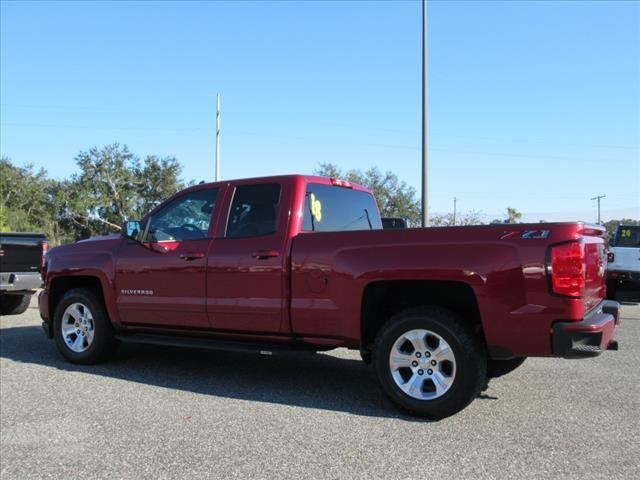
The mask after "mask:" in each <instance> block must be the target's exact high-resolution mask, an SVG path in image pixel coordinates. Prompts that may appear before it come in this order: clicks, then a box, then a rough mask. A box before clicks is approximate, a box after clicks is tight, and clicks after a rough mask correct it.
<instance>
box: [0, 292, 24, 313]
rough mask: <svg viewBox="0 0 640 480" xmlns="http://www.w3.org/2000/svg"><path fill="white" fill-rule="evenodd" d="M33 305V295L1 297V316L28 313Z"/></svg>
mask: <svg viewBox="0 0 640 480" xmlns="http://www.w3.org/2000/svg"><path fill="white" fill-rule="evenodd" d="M30 303H31V295H30V294H29V295H1V296H0V314H2V315H20V314H22V313H24V312H26V311H27V308H29V304H30Z"/></svg>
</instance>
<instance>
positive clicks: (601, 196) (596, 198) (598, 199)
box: [591, 195, 606, 225]
mask: <svg viewBox="0 0 640 480" xmlns="http://www.w3.org/2000/svg"><path fill="white" fill-rule="evenodd" d="M604 197H606V195H598V196H597V197H593V198H592V199H591V200H597V201H598V225H602V222H601V221H600V199H601V198H604Z"/></svg>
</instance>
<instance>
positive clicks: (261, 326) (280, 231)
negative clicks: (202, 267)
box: [207, 182, 289, 333]
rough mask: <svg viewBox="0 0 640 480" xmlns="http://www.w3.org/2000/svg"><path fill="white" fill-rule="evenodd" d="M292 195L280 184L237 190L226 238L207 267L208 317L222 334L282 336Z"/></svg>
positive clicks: (212, 252)
mask: <svg viewBox="0 0 640 480" xmlns="http://www.w3.org/2000/svg"><path fill="white" fill-rule="evenodd" d="M288 198H289V190H288V189H287V188H286V186H285V188H284V190H283V188H282V186H281V185H280V184H278V183H267V182H265V183H252V184H239V185H237V186H236V187H235V190H234V192H233V197H232V198H231V205H230V208H229V216H228V219H227V224H226V228H225V232H224V233H223V238H217V239H216V240H215V248H212V249H210V251H209V260H208V265H207V311H208V313H209V320H210V322H211V325H212V326H213V327H214V328H216V329H221V330H228V331H235V332H242V333H252V332H256V333H277V332H279V331H280V329H281V322H282V321H283V318H284V313H283V312H284V309H285V297H286V295H285V292H286V291H285V285H284V282H285V278H286V277H285V269H286V252H285V251H284V246H285V243H286V235H287V234H286V232H287V225H288V218H287V216H286V215H284V214H283V212H286V211H288V208H285V207H283V205H287V202H288Z"/></svg>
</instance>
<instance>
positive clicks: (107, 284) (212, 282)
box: [41, 176, 612, 356]
mask: <svg viewBox="0 0 640 480" xmlns="http://www.w3.org/2000/svg"><path fill="white" fill-rule="evenodd" d="M308 182H311V183H321V184H324V185H331V183H332V182H331V180H330V179H327V178H321V177H305V176H283V177H270V178H261V179H249V180H240V181H231V182H221V183H218V184H205V185H198V186H195V187H191V188H190V189H187V190H186V191H183V192H180V193H178V194H176V196H178V195H182V194H184V193H185V192H189V191H193V190H197V189H200V188H211V187H212V186H216V187H219V188H220V191H219V194H218V199H217V203H216V208H215V211H214V212H213V218H212V219H211V227H210V230H209V237H208V238H206V239H202V240H191V241H184V242H181V243H180V244H179V245H177V246H176V248H175V249H173V250H168V251H166V252H164V253H160V252H158V251H156V250H154V249H150V248H147V247H145V246H142V245H140V244H137V243H135V242H133V241H130V240H126V239H123V238H120V237H109V238H107V239H98V240H96V241H88V242H80V243H77V244H74V245H67V246H63V247H58V248H56V249H53V250H51V251H50V252H49V254H48V256H47V259H48V263H47V268H46V271H47V276H46V289H47V290H49V289H50V288H51V284H52V282H53V281H55V279H57V278H60V277H69V276H76V275H92V276H95V277H96V278H98V279H99V281H100V284H101V285H102V288H103V293H104V297H105V303H106V306H107V310H108V313H109V316H110V318H111V320H112V322H113V323H114V325H115V326H116V327H117V328H119V329H123V330H130V331H137V330H140V331H142V330H144V331H150V330H153V331H156V332H158V333H169V332H174V333H191V334H193V332H198V334H201V335H206V336H218V337H221V338H236V339H238V338H242V339H245V340H247V341H257V340H259V339H263V340H265V341H266V340H267V339H268V340H269V341H282V342H294V341H298V342H300V341H301V342H306V343H309V344H312V345H317V346H319V347H320V346H321V347H323V348H328V347H333V346H348V347H351V348H358V347H360V341H361V339H360V336H361V321H362V319H361V314H362V312H361V310H362V300H363V294H364V292H365V289H366V288H367V286H368V285H370V284H372V283H375V282H389V281H415V280H420V281H448V282H459V283H462V284H465V285H467V286H468V287H469V288H470V289H471V290H472V291H473V294H474V296H475V299H476V302H477V306H478V309H479V312H480V317H481V322H482V329H483V332H484V336H485V339H486V342H487V345H488V346H489V347H494V348H501V349H506V350H508V351H510V352H512V353H513V354H514V355H516V356H548V355H552V351H551V338H550V335H551V334H550V331H551V328H552V325H553V323H554V322H557V321H579V320H581V319H583V318H584V316H585V314H586V313H587V312H588V311H589V310H591V309H593V308H595V307H596V306H597V305H598V304H599V303H600V301H601V300H602V299H603V298H604V293H605V291H604V288H605V287H604V284H605V283H604V278H606V271H605V275H604V277H603V276H602V270H603V268H606V263H604V264H603V255H604V241H603V239H602V234H603V229H602V228H600V227H591V226H585V225H584V224H582V223H562V224H531V225H526V224H517V225H491V226H478V227H449V228H428V229H407V230H375V231H351V232H329V233H315V232H309V233H301V231H302V224H303V214H304V208H305V193H306V185H307V183H308ZM256 183H279V184H280V185H281V187H282V191H281V197H280V205H279V207H280V210H279V212H278V217H277V230H276V232H275V233H273V234H270V235H265V236H261V237H254V238H224V235H225V227H226V222H227V218H228V215H229V209H230V205H231V202H232V198H233V191H234V188H235V187H236V186H237V185H247V184H256ZM332 188H345V187H340V186H334V187H332ZM350 188H353V189H356V190H361V191H366V189H364V188H363V187H360V186H358V185H352V186H350ZM172 198H175V196H174V197H172ZM171 200H172V199H169V200H167V202H169V201H171ZM165 204H166V202H165ZM163 205H164V204H163ZM161 207H162V205H160V206H158V207H157V208H156V210H154V211H157V209H159V208H161ZM151 214H153V212H151ZM375 214H376V215H378V212H375ZM143 221H144V220H143ZM541 230H545V231H548V232H547V234H545V235H536V234H535V233H534V234H533V235H530V234H528V233H526V232H528V231H529V232H531V231H533V232H540V231H541ZM567 241H582V242H585V245H586V248H585V251H586V269H587V283H586V289H585V296H584V298H577V299H576V298H566V297H560V296H556V295H553V294H551V293H550V285H549V272H548V265H547V264H548V256H549V252H550V248H551V247H552V245H554V244H557V243H561V242H567ZM260 251H267V252H270V255H271V254H272V253H273V254H277V256H267V257H266V258H256V257H255V255H254V253H255V252H260ZM190 252H196V253H202V254H203V255H202V256H201V257H200V258H196V259H192V260H190V261H185V260H184V259H182V258H181V257H180V255H181V254H184V253H190ZM123 292H124V293H123ZM131 292H133V293H131ZM136 292H137V293H136ZM149 292H152V293H151V294H149ZM49 298H50V297H49V296H48V295H47V294H45V295H43V296H42V300H41V309H42V311H43V312H44V313H43V318H44V319H45V320H46V321H48V320H49V315H45V314H46V313H47V312H50V311H51V308H50V307H49V306H47V302H48V301H49ZM42 303H44V306H43V305H42ZM608 333H610V332H608ZM611 335H612V333H611ZM274 339H275V340H274Z"/></svg>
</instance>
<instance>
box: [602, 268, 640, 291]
mask: <svg viewBox="0 0 640 480" xmlns="http://www.w3.org/2000/svg"><path fill="white" fill-rule="evenodd" d="M607 281H608V282H610V283H613V284H615V285H619V286H629V287H631V286H633V287H640V272H633V271H630V270H609V271H608V272H607Z"/></svg>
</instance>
